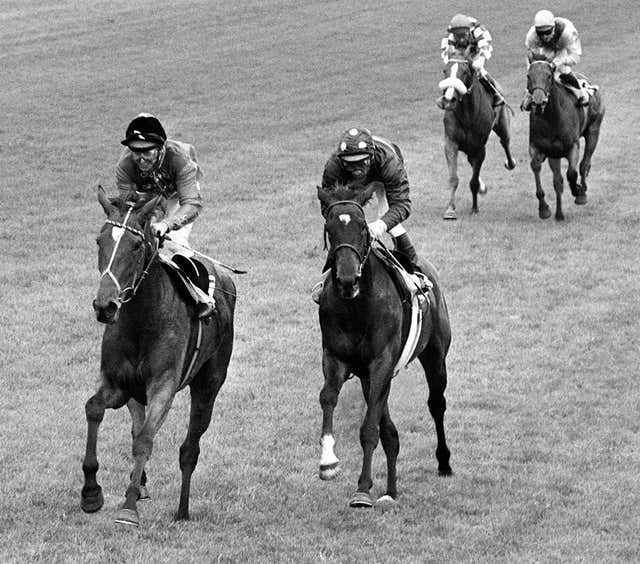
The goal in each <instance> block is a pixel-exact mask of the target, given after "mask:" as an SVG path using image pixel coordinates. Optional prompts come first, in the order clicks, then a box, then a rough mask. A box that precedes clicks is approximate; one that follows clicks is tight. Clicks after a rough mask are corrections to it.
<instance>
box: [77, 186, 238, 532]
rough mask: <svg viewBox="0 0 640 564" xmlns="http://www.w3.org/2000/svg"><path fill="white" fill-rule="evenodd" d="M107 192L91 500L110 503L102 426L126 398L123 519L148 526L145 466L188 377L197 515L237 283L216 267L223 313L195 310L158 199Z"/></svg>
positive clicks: (185, 453) (183, 463) (182, 514)
mask: <svg viewBox="0 0 640 564" xmlns="http://www.w3.org/2000/svg"><path fill="white" fill-rule="evenodd" d="M98 198H99V200H100V203H101V205H102V207H103V209H104V212H105V213H106V214H107V221H106V223H105V224H104V226H103V227H102V230H101V231H100V235H99V236H98V240H97V242H98V266H99V269H100V272H101V273H102V277H101V279H100V286H99V288H98V294H97V297H96V299H95V301H94V304H93V305H94V309H95V311H96V314H97V318H98V320H99V321H101V322H102V323H105V324H106V327H105V331H104V336H103V339H102V359H101V363H100V376H101V384H100V387H99V389H98V391H97V393H96V394H95V395H93V396H92V397H91V398H90V399H89V401H88V402H87V404H86V408H85V410H86V416H87V423H88V434H87V448H86V454H85V457H84V462H83V465H82V469H83V471H84V475H85V482H84V487H83V488H82V500H81V507H82V509H83V510H84V511H86V512H88V513H92V512H94V511H98V510H99V509H100V508H101V507H102V505H103V503H104V498H103V495H102V488H101V487H100V485H99V484H98V482H97V480H96V473H97V471H98V459H97V456H96V442H97V437H98V428H99V426H100V423H101V421H102V419H103V417H104V413H105V409H108V408H111V409H118V408H120V407H122V406H123V405H125V404H126V405H127V407H128V408H129V411H130V412H131V418H132V436H133V448H132V450H133V458H134V467H133V471H132V472H131V476H130V482H129V486H128V488H127V491H126V497H125V501H124V504H123V505H122V507H121V509H120V510H119V512H118V515H117V517H116V521H117V522H119V523H125V524H129V525H136V526H137V525H138V524H139V518H138V511H137V507H136V502H137V500H138V499H139V498H144V497H145V496H146V487H145V482H146V474H145V471H144V469H145V464H146V462H147V460H149V457H150V456H151V451H152V448H153V440H154V437H155V435H156V433H157V431H158V430H159V428H160V426H161V425H162V423H163V421H164V419H165V417H166V416H167V413H168V412H169V408H170V407H171V404H172V402H173V398H174V396H175V395H176V393H177V392H178V391H179V390H180V389H181V388H183V387H184V386H186V385H188V386H189V387H190V390H191V414H190V419H189V429H188V431H187V436H186V438H185V441H184V443H183V444H182V446H181V447H180V469H181V471H182V488H181V492H180V505H179V508H178V512H177V514H176V519H188V518H189V491H190V485H191V475H192V473H193V471H194V469H195V467H196V464H197V461H198V456H199V453H200V445H199V442H200V437H201V436H202V434H203V433H204V432H205V431H206V429H207V427H208V426H209V423H210V421H211V413H212V409H213V404H214V401H215V399H216V396H217V394H218V391H219V390H220V387H221V386H222V384H223V383H224V381H225V378H226V376H227V367H228V365H229V360H230V357H231V350H232V346H233V315H234V308H235V295H236V290H235V286H234V283H233V281H232V280H231V278H230V277H229V276H228V275H227V274H226V273H224V272H221V271H219V270H217V269H216V268H215V267H214V266H213V265H210V272H212V273H213V274H214V276H215V294H214V296H215V300H216V311H215V313H214V314H213V315H212V317H211V318H210V319H209V320H208V322H207V323H204V322H201V320H198V319H197V318H194V306H193V305H191V304H190V303H189V302H188V301H187V300H185V299H184V298H183V296H182V295H181V293H180V292H179V291H178V287H177V285H176V282H175V280H174V279H173V277H172V275H171V274H170V273H169V272H168V271H167V269H166V268H165V266H163V265H162V264H161V263H160V261H159V260H158V240H157V238H156V237H154V236H153V235H152V233H151V230H150V227H149V218H150V214H151V213H153V211H154V208H155V206H156V203H157V201H156V200H155V199H154V200H152V201H150V202H148V203H146V204H143V205H134V204H133V203H131V202H125V201H122V200H118V199H114V200H109V199H108V198H107V197H106V195H105V194H104V192H103V190H102V189H100V190H99V192H98ZM145 406H146V407H145Z"/></svg>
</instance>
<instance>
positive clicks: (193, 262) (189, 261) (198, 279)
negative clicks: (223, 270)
mask: <svg viewBox="0 0 640 564" xmlns="http://www.w3.org/2000/svg"><path fill="white" fill-rule="evenodd" d="M159 259H160V262H161V264H163V265H164V267H165V268H166V269H167V270H169V272H170V273H172V274H173V275H174V278H175V280H176V281H178V283H179V284H180V286H181V288H182V289H183V290H184V291H185V292H186V293H187V294H188V296H189V297H190V298H191V299H192V300H193V301H194V302H195V303H196V304H198V303H200V302H201V301H202V294H204V295H205V296H209V297H210V298H211V299H212V300H213V292H214V290H215V285H216V278H215V276H214V275H213V273H210V272H209V270H208V269H207V267H206V266H205V265H204V263H202V262H201V261H199V260H198V259H196V258H194V257H189V256H187V255H186V254H182V253H179V252H176V251H175V250H172V249H167V248H166V247H162V248H161V249H160V253H159Z"/></svg>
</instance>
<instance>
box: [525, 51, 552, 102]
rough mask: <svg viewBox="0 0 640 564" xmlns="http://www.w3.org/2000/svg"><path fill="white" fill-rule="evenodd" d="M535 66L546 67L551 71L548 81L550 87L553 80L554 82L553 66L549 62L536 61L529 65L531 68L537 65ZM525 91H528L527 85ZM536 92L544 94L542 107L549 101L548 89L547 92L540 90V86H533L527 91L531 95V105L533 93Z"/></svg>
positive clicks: (543, 89)
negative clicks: (541, 65)
mask: <svg viewBox="0 0 640 564" xmlns="http://www.w3.org/2000/svg"><path fill="white" fill-rule="evenodd" d="M537 64H543V65H547V66H548V67H549V68H550V69H551V81H550V84H551V85H552V84H553V80H554V78H553V65H552V64H551V63H549V61H539V60H536V61H531V62H530V63H529V66H530V67H531V66H533V65H537ZM527 89H528V85H527ZM536 90H539V91H541V92H542V93H543V94H544V99H543V102H542V106H544V105H545V104H547V102H548V101H549V93H550V89H549V91H547V90H546V89H545V88H542V87H541V86H535V87H534V88H533V89H532V90H529V94H531V97H532V103H533V94H534V92H535V91H536Z"/></svg>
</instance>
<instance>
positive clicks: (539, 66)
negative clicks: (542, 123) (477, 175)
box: [527, 55, 555, 112]
mask: <svg viewBox="0 0 640 564" xmlns="http://www.w3.org/2000/svg"><path fill="white" fill-rule="evenodd" d="M554 71H555V68H554V66H553V64H551V63H550V62H549V61H547V59H546V58H545V57H544V56H543V55H532V56H531V57H530V61H529V70H528V71H527V91H528V92H529V94H530V95H531V105H532V106H533V108H534V111H536V112H542V111H543V110H544V108H545V106H546V105H547V103H548V102H549V95H550V93H551V88H552V86H553V81H554Z"/></svg>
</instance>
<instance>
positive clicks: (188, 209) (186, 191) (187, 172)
mask: <svg viewBox="0 0 640 564" xmlns="http://www.w3.org/2000/svg"><path fill="white" fill-rule="evenodd" d="M176 191H177V194H178V202H179V204H180V205H179V207H178V209H176V210H175V212H173V214H172V215H171V216H170V217H167V218H165V219H164V221H165V222H166V223H167V225H168V227H169V229H170V230H171V231H175V230H177V229H180V228H181V227H184V226H185V225H187V224H189V223H192V222H193V221H194V220H195V219H196V218H197V217H198V215H199V213H200V210H201V209H202V196H201V195H200V173H199V168H198V167H196V166H185V167H184V168H183V169H182V170H180V171H179V172H178V173H177V175H176Z"/></svg>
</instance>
